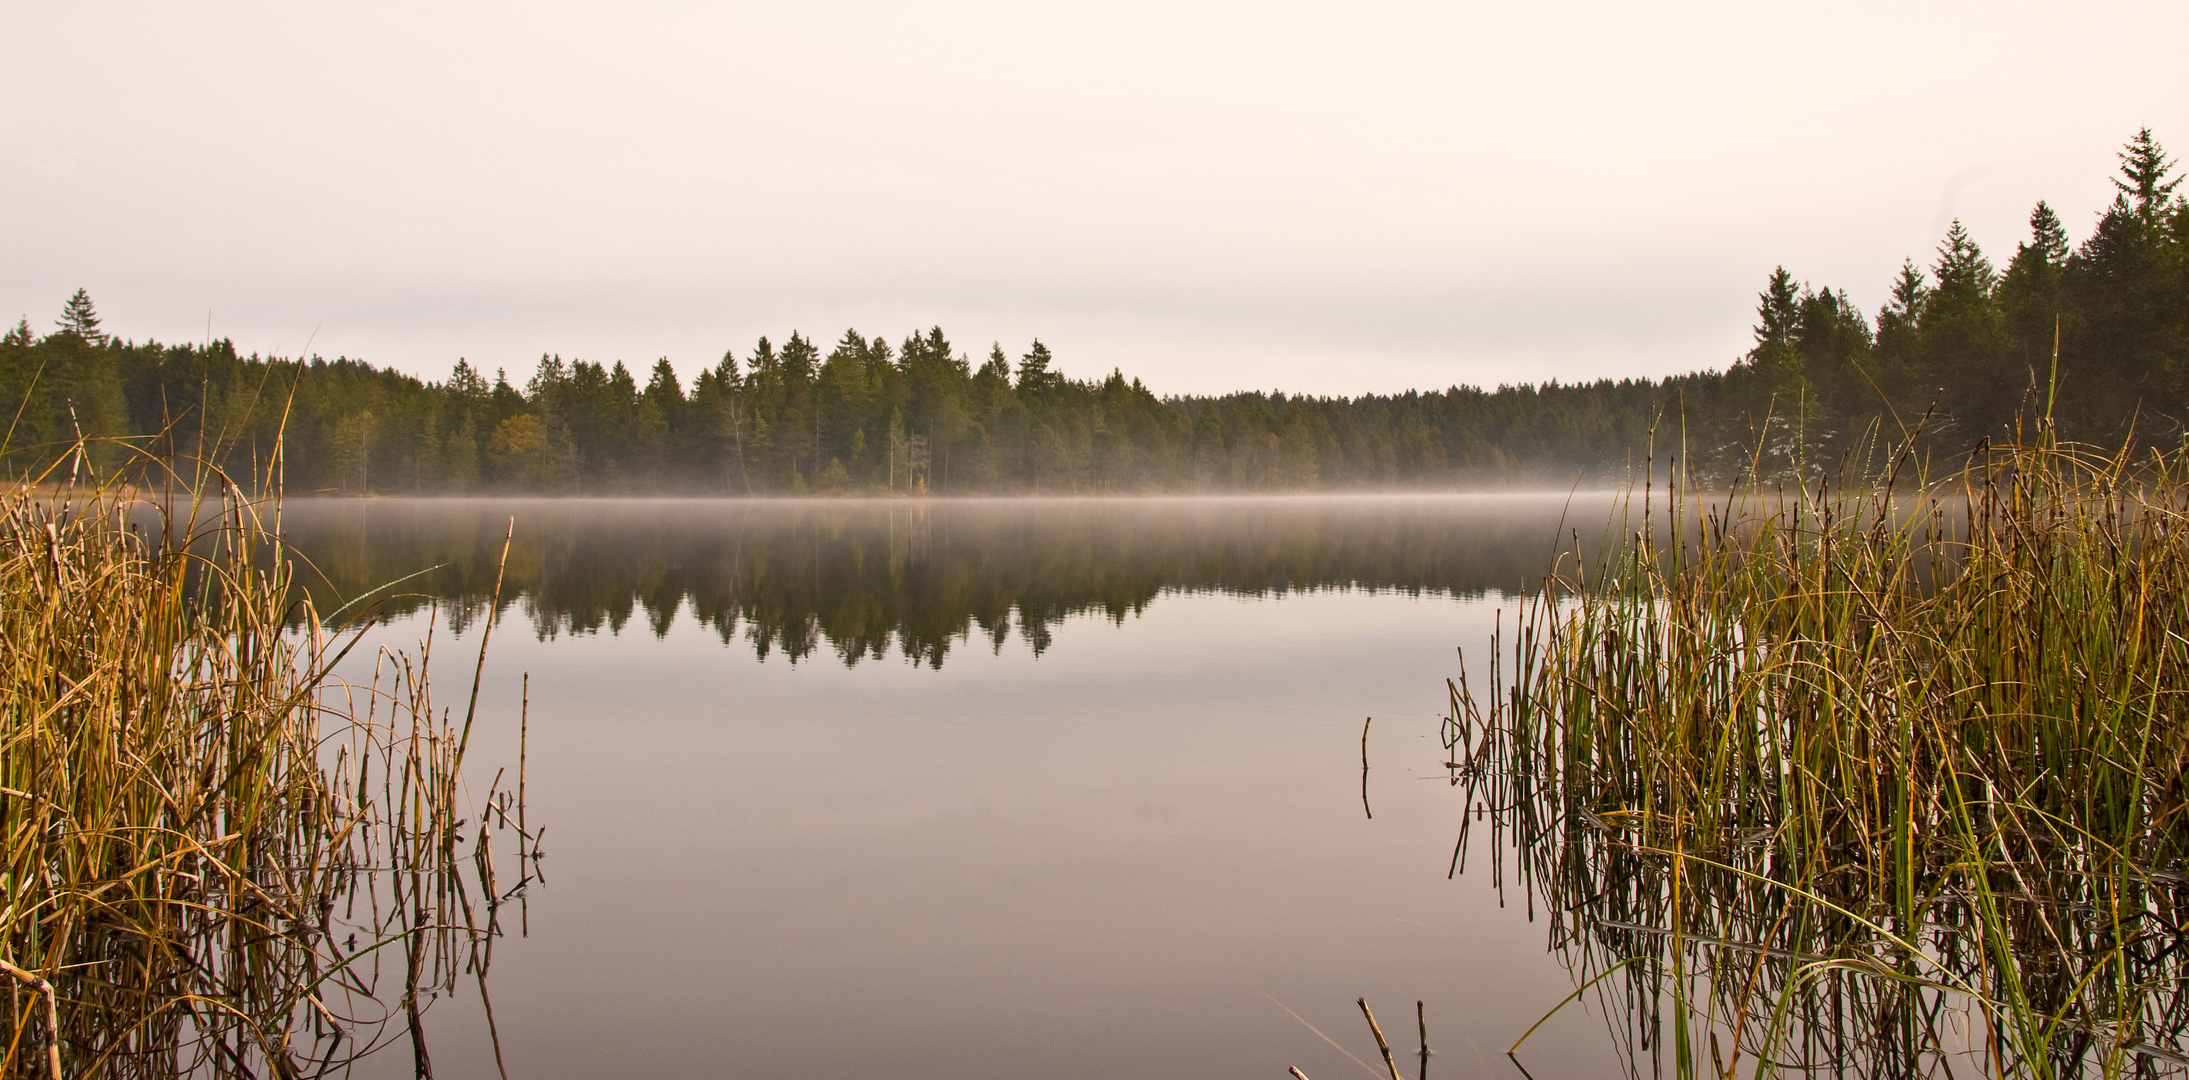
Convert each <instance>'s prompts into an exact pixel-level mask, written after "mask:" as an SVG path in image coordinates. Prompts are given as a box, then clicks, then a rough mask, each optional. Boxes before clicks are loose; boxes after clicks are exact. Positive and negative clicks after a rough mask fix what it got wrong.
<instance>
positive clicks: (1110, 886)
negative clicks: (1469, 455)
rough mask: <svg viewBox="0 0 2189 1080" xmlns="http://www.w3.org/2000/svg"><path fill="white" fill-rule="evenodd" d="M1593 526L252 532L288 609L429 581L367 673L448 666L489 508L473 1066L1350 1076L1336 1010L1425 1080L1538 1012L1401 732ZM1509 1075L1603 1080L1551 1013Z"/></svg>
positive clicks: (1412, 521)
mask: <svg viewBox="0 0 2189 1080" xmlns="http://www.w3.org/2000/svg"><path fill="white" fill-rule="evenodd" d="M1569 501H1570V503H1571V505H1569ZM1603 508H1604V502H1603V500H1602V499H1601V498H1595V499H1594V501H1593V502H1592V501H1590V500H1585V499H1581V498H1573V499H1571V500H1569V497H1568V496H1566V495H1564V494H1559V495H1555V496H1540V497H1536V496H1527V497H1494V498H1492V497H1442V498H1358V499H1351V498H1340V499H1222V500H1203V501H1195V500H1085V501H1026V502H1009V503H1005V502H992V503H991V502H971V501H968V502H955V501H952V502H940V501H938V502H932V503H923V504H916V505H914V504H906V503H901V502H900V503H882V502H737V503H730V502H675V501H634V502H624V501H577V500H572V501H560V502H557V501H529V502H527V501H519V502H509V501H480V502H468V501H464V502H458V501H431V500H420V501H403V500H364V501H339V502H338V501H328V502H295V503H291V504H290V505H289V506H288V507H287V508H286V509H285V518H284V528H285V530H286V531H287V533H288V535H289V538H290V541H291V543H292V544H294V545H295V548H296V550H297V551H298V552H299V553H300V555H302V556H304V557H307V558H308V559H309V560H310V562H311V564H312V566H313V567H315V568H316V570H317V572H319V573H320V574H322V575H323V576H324V581H323V583H322V585H321V590H322V595H321V596H320V597H319V598H318V599H317V602H319V603H320V604H321V606H322V608H323V609H331V607H332V606H333V602H334V598H335V597H336V596H338V595H339V596H342V597H353V596H356V595H359V594H361V593H363V592H364V591H365V589H366V588H367V586H368V583H373V584H376V583H380V582H385V581H389V580H393V579H395V578H399V577H402V576H403V575H405V574H410V573H415V572H417V571H418V570H421V569H424V568H426V567H429V566H434V565H436V564H443V563H445V564H447V565H446V566H445V567H444V568H443V569H440V570H436V571H434V572H432V573H430V574H426V575H423V576H420V577H418V578H415V579H412V580H410V581H407V582H405V583H404V585H403V586H402V587H401V589H402V590H403V591H408V592H409V593H410V595H406V596H400V597H390V598H387V599H385V600H384V601H382V602H381V603H380V605H379V606H378V607H377V608H375V609H371V610H377V611H379V612H380V613H381V614H383V615H385V616H387V618H388V620H389V621H388V622H387V623H386V624H385V625H382V626H379V627H376V628H375V629H373V630H372V631H371V640H372V641H373V642H374V643H375V644H387V645H391V646H403V645H411V646H415V644H416V642H417V641H418V640H419V639H420V638H422V637H424V636H425V634H426V633H427V631H428V628H429V620H431V622H432V623H437V624H438V625H435V626H434V627H433V629H434V632H435V634H436V635H437V637H436V643H435V646H434V648H435V651H436V655H437V656H442V657H446V656H449V655H457V656H465V657H468V656H469V655H470V653H469V652H468V650H469V649H471V648H473V647H475V646H476V644H477V641H478V637H477V635H478V633H479V631H480V629H481V627H482V625H483V623H482V616H483V615H484V613H485V606H486V602H487V598H488V597H489V596H490V595H491V592H492V589H493V583H494V572H495V565H496V561H497V560H498V558H499V556H500V552H501V546H502V543H503V538H504V536H505V535H507V534H508V530H509V524H508V523H509V519H510V518H511V517H515V518H516V526H515V532H514V539H513V540H512V541H511V545H510V555H509V562H508V569H507V574H506V580H505V582H504V585H503V601H504V604H505V612H504V616H503V619H504V621H503V623H502V625H501V628H500V629H499V630H497V631H496V633H495V635H494V638H493V643H492V647H491V649H490V650H489V657H488V663H487V672H486V680H485V684H484V691H483V696H482V702H481V716H482V719H481V720H480V723H479V728H478V731H477V734H476V735H475V736H474V738H475V743H474V749H473V751H472V753H473V755H474V760H476V761H478V762H480V763H481V764H482V766H483V768H484V770H485V771H484V772H483V773H482V775H488V774H491V773H492V772H493V771H494V770H495V769H498V768H505V769H507V770H509V771H508V773H507V774H505V775H514V769H515V764H516V761H517V744H516V729H517V723H516V721H517V715H518V711H519V705H520V702H519V687H520V685H521V681H520V678H521V673H526V672H529V677H530V704H529V726H530V734H529V740H528V741H529V745H528V748H527V750H528V761H527V770H528V777H527V779H528V785H529V788H528V790H529V796H528V798H529V803H530V814H531V820H532V821H533V822H534V824H535V825H540V824H544V825H545V828H546V833H545V835H544V837H543V843H542V846H543V848H544V850H545V851H546V852H547V853H548V856H549V857H548V858H546V859H545V860H543V861H542V863H541V866H542V868H543V870H544V872H545V875H546V883H545V885H544V886H541V887H535V888H534V889H533V890H532V891H531V892H530V894H529V895H528V897H527V898H526V911H525V915H524V922H525V923H526V924H527V925H528V926H529V936H527V937H524V938H522V939H519V940H508V941H504V942H502V943H501V944H500V945H499V946H498V948H497V951H496V954H495V959H494V969H493V978H492V980H491V987H492V990H493V993H494V1013H495V1019H496V1024H497V1028H498V1030H499V1032H500V1036H501V1041H502V1049H503V1053H504V1055H505V1058H506V1059H507V1062H508V1064H509V1068H510V1075H512V1076H528V1077H580V1076H587V1077H590V1076H602V1075H617V1074H623V1075H630V1074H645V1075H656V1076H700V1075H705V1076H753V1077H763V1076H766V1077H775V1076H786V1075H809V1076H871V1075H891V1076H933V1077H988V1076H995V1077H1003V1076H1012V1077H1020V1076H1029V1075H1039V1076H1055V1077H1077V1076H1085V1077H1113V1076H1119V1075H1125V1076H1171V1075H1179V1076H1183V1075H1193V1076H1239V1077H1270V1076H1282V1075H1285V1072H1284V1070H1285V1068H1286V1067H1287V1066H1289V1065H1297V1066H1299V1067H1300V1068H1301V1069H1303V1070H1304V1071H1305V1072H1307V1073H1308V1075H1310V1076H1314V1077H1317V1078H1318V1080H1327V1078H1328V1077H1331V1076H1345V1075H1353V1074H1354V1070H1356V1069H1358V1068H1359V1067H1360V1066H1359V1065H1358V1064H1356V1063H1355V1062H1353V1061H1350V1060H1347V1058H1346V1057H1345V1056H1344V1054H1342V1053H1340V1052H1339V1051H1337V1050H1335V1049H1333V1048H1331V1046H1330V1045H1329V1044H1328V1043H1326V1042H1324V1041H1323V1039H1322V1038H1320V1037H1319V1036H1317V1035H1316V1034H1315V1033H1314V1031H1313V1030H1311V1029H1310V1028H1309V1027H1308V1026H1307V1025H1308V1024H1312V1025H1314V1027H1315V1028H1318V1029H1320V1030H1321V1031H1323V1032H1325V1033H1327V1034H1329V1035H1331V1036H1332V1037H1334V1038H1336V1039H1337V1040H1338V1041H1339V1042H1341V1043H1343V1044H1345V1045H1346V1046H1347V1048H1348V1049H1349V1050H1350V1051H1351V1052H1352V1053H1353V1054H1354V1055H1357V1056H1360V1057H1364V1058H1367V1059H1368V1060H1371V1061H1372V1060H1374V1044H1373V1042H1372V1041H1371V1040H1370V1039H1369V1038H1368V1036H1367V1032H1366V1030H1365V1025H1363V1024H1362V1023H1361V1021H1360V1017H1359V1013H1358V1011H1357V1009H1356V1008H1355V1007H1354V1004H1353V1002H1354V999H1355V998H1357V997H1360V996H1363V995H1365V996H1367V997H1368V998H1369V1000H1370V1001H1371V1003H1372V1004H1374V1005H1376V1006H1377V1008H1378V1009H1379V1012H1380V1013H1381V1014H1382V1015H1383V1016H1384V1017H1385V1024H1386V1028H1387V1030H1399V1031H1405V1032H1409V1033H1410V1032H1411V1028H1412V1022H1411V1020H1410V1019H1409V1018H1408V1017H1407V1013H1408V1012H1409V1011H1410V1010H1411V1009H1412V1007H1413V1002H1414V1001H1416V1000H1417V999H1418V1000H1421V1001H1424V1002H1426V1009H1427V1016H1428V1021H1429V1030H1430V1039H1431V1042H1432V1043H1433V1044H1434V1046H1435V1047H1436V1048H1437V1049H1438V1051H1439V1053H1438V1056H1437V1057H1435V1058H1434V1059H1432V1064H1431V1069H1430V1074H1431V1075H1432V1076H1436V1075H1442V1076H1471V1075H1486V1074H1491V1072H1492V1071H1493V1070H1506V1069H1509V1068H1510V1066H1509V1065H1508V1064H1506V1063H1505V1062H1503V1061H1502V1060H1501V1052H1502V1050H1503V1048H1504V1047H1505V1046H1506V1045H1508V1044H1510V1043H1511V1041H1512V1040H1513V1039H1514V1038H1516V1037H1517V1036H1518V1034H1519V1033H1520V1032H1521V1031H1523V1030H1525V1029H1526V1028H1527V1026H1528V1025H1529V1024H1532V1023H1533V1022H1534V1021H1535V1020H1536V1019H1537V1018H1538V1017H1539V1016H1541V1015H1542V1014H1543V1012H1544V1011H1545V1010H1547V1009H1549V1008H1550V1007H1551V1006H1552V1005H1553V1004H1555V1003H1557V1002H1558V1000H1559V999H1561V998H1562V997H1564V996H1565V995H1566V994H1567V993H1568V992H1569V991H1570V990H1571V989H1572V987H1573V985H1574V984H1573V980H1572V978H1571V976H1570V975H1569V974H1568V972H1567V971H1566V970H1565V969H1564V968H1563V967H1562V966H1561V963H1560V961H1559V960H1558V959H1557V958H1556V957H1554V956H1552V955H1549V954H1547V953H1546V950H1545V940H1546V934H1547V927H1546V926H1545V925H1543V924H1541V923H1537V922H1534V921H1532V920H1533V919H1534V918H1535V916H1536V913H1535V911H1534V910H1533V908H1532V907H1531V905H1530V904H1529V903H1528V901H1527V898H1526V897H1525V896H1523V895H1519V894H1509V895H1501V894H1500V893H1499V891H1498V890H1497V889H1496V888H1495V887H1494V886H1493V883H1494V882H1495V881H1497V880H1498V871H1497V870H1496V869H1495V868H1494V864H1496V863H1497V862H1498V858H1497V857H1496V856H1495V854H1494V852H1485V853H1483V854H1481V855H1479V856H1477V857H1475V858H1473V859H1472V860H1471V862H1470V864H1469V866H1470V869H1469V872H1468V873H1467V874H1465V875H1462V876H1461V877H1460V878H1459V879H1458V880H1448V879H1447V873H1448V870H1449V868H1450V866H1451V863H1452V859H1453V854H1454V852H1453V845H1454V842H1455V840H1456V838H1457V837H1458V835H1459V821H1460V818H1461V817H1462V816H1463V814H1464V813H1465V812H1466V809H1467V808H1466V807H1465V806H1464V805H1463V800H1462V799H1461V798H1460V797H1459V796H1458V794H1457V793H1455V792H1453V791H1452V789H1451V787H1450V786H1449V783H1448V775H1447V771H1446V770H1445V768H1444V767H1443V762H1444V760H1445V758H1446V755H1445V753H1444V748H1443V745H1442V743H1441V741H1440V739H1439V733H1440V727H1441V717H1442V712H1443V709H1444V706H1445V699H1446V690H1445V686H1444V679H1445V677H1446V676H1448V675H1453V674H1456V672H1457V663H1458V657H1457V656H1456V655H1455V653H1454V649H1455V647H1460V646H1465V647H1467V648H1468V649H1469V650H1470V655H1473V652H1474V651H1476V650H1480V649H1481V648H1483V647H1484V646H1486V645H1487V643H1488V640H1489V636H1490V628H1491V625H1492V623H1493V621H1495V620H1496V619H1497V618H1498V615H1497V610H1498V608H1499V606H1500V605H1501V604H1504V603H1506V601H1505V600H1504V599H1503V598H1504V597H1505V596H1506V595H1507V594H1508V593H1513V592H1518V591H1521V590H1524V589H1526V588H1527V587H1528V585H1529V579H1530V578H1531V577H1534V578H1540V575H1541V574H1542V573H1543V572H1544V570H1546V569H1547V568H1548V564H1549V559H1550V558H1551V555H1552V553H1553V550H1554V547H1555V537H1556V536H1557V535H1558V534H1559V533H1560V531H1561V529H1562V525H1561V522H1562V521H1563V522H1565V524H1564V526H1563V529H1564V530H1565V531H1566V532H1567V534H1568V536H1569V539H1570V535H1571V531H1572V529H1573V528H1575V527H1577V526H1578V527H1579V528H1580V529H1581V531H1583V532H1587V531H1588V530H1589V529H1590V528H1591V527H1593V528H1596V529H1598V530H1600V529H1601V527H1602V522H1603V521H1604V520H1605V519H1604V512H1603ZM1506 618H1507V620H1508V625H1509V620H1510V613H1508V614H1507V616H1506ZM527 630H529V631H531V632H529V633H528V632H525V631H527ZM452 639H453V640H452ZM368 651H369V650H359V651H358V652H357V653H356V654H353V657H352V659H351V661H350V665H351V666H352V668H353V669H354V670H361V668H360V667H359V665H363V664H367V663H370V662H371V661H370V660H368V659H366V658H365V657H364V654H365V653H366V652H368ZM466 663H467V664H468V660H466ZM1371 716H1372V717H1374V718H1375V719H1374V720H1373V722H1372V723H1371V724H1370V725H1368V731H1367V745H1366V757H1367V764H1368V768H1367V769H1366V770H1365V771H1364V769H1363V752H1364V748H1363V739H1362V736H1363V722H1364V719H1365V718H1367V717H1371ZM1371 814H1372V816H1371ZM504 921H505V923H507V922H512V920H510V919H508V918H507V917H506V916H505V920H504ZM1288 1010H1289V1011H1288ZM430 1019H431V1021H432V1023H431V1029H430V1030H431V1036H430V1037H431V1038H432V1039H433V1040H434V1045H433V1048H432V1051H433V1055H434V1061H435V1063H436V1065H437V1067H438V1068H440V1069H442V1070H443V1073H442V1074H443V1075H491V1074H492V1070H493V1067H494V1066H493V1059H492V1053H491V1046H490V1044H489V1043H488V1041H487V1039H486V1037H485V1028H484V1024H483V1021H482V1018H481V1016H480V1014H479V1011H478V1006H477V1002H476V1000H475V996H474V995H471V994H470V992H469V989H468V987H467V988H466V990H465V991H464V992H462V993H459V994H458V995H457V996H456V997H455V998H453V999H443V1000H441V1001H438V1002H436V1004H435V1006H434V1012H433V1013H432V1014H431V1016H430ZM1410 1040H1411V1035H1410V1034H1409V1035H1408V1036H1407V1040H1405V1043H1406V1045H1407V1046H1408V1047H1410V1046H1411V1041H1410ZM1531 1047H1535V1048H1537V1049H1534V1050H1533V1051H1532V1053H1531V1056H1530V1057H1529V1058H1528V1063H1529V1065H1530V1067H1531V1068H1535V1069H1536V1071H1537V1073H1538V1075H1561V1076H1613V1075H1621V1074H1622V1073H1623V1071H1624V1067H1623V1064H1622V1060H1621V1058H1620V1057H1619V1055H1618V1052H1617V1047H1616V1046H1615V1045H1614V1043H1613V1041H1612V1040H1611V1039H1609V1038H1608V1037H1607V1036H1606V1034H1605V1030H1604V1028H1603V1026H1602V1024H1601V1022H1600V1021H1598V1020H1596V1019H1594V1018H1592V1017H1591V1015H1590V1014H1589V1013H1588V1012H1587V1010H1586V1009H1583V1008H1575V1009H1571V1010H1568V1012H1567V1013H1565V1014H1561V1016H1560V1017H1559V1018H1558V1019H1556V1020H1554V1021H1553V1022H1552V1023H1551V1024H1550V1025H1547V1026H1546V1027H1545V1029H1544V1031H1542V1032H1539V1033H1538V1034H1537V1035H1536V1036H1535V1039H1534V1041H1533V1042H1531ZM408 1066H409V1061H408V1056H407V1054H403V1053H401V1052H400V1051H399V1050H398V1052H396V1053H391V1054H388V1055H384V1056H383V1057H382V1058H380V1059H378V1060H377V1062H376V1063H375V1064H374V1065H373V1066H372V1069H379V1070H383V1071H384V1072H385V1074H386V1075H390V1076H395V1075H402V1074H404V1073H405V1072H406V1071H407V1069H408ZM1538 1066H1540V1067H1538ZM372 1069H368V1070H367V1073H368V1075H378V1074H377V1073H373V1072H372ZM1545 1070H1547V1073H1546V1071H1545ZM1411 1071H1412V1070H1411V1069H1410V1070H1409V1072H1411Z"/></svg>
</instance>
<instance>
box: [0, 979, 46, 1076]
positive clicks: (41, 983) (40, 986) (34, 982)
mask: <svg viewBox="0 0 2189 1080" xmlns="http://www.w3.org/2000/svg"><path fill="white" fill-rule="evenodd" d="M0 972H4V973H6V974H8V975H12V976H14V977H15V981H17V982H19V983H22V984H23V985H25V986H28V987H30V988H31V989H33V990H36V991H38V992H39V993H40V994H43V995H45V998H46V1067H47V1068H49V1069H51V1070H52V1071H53V1080H61V1010H60V1007H59V1006H57V1005H56V1004H54V1000H53V984H52V983H50V982H47V981H46V980H45V978H44V977H43V976H39V975H34V974H32V973H30V972H28V971H25V970H23V969H22V968H19V967H16V966H15V965H14V964H11V963H8V962H7V961H5V960H0Z"/></svg>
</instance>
